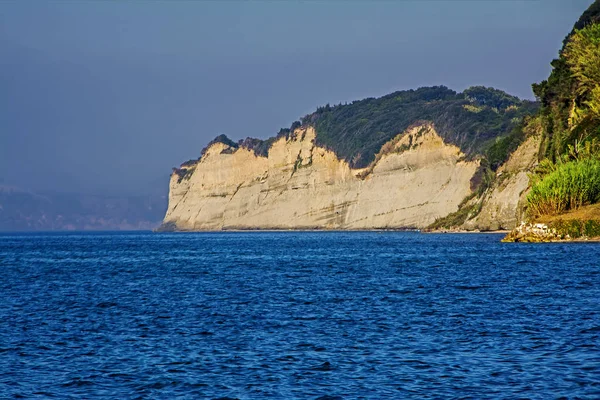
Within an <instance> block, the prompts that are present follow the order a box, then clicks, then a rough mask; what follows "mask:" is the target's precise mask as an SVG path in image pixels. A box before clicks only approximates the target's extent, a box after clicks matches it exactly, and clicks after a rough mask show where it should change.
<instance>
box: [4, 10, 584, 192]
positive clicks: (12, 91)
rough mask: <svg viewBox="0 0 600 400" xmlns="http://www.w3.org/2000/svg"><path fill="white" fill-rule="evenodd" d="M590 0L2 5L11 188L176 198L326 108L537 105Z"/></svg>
mask: <svg viewBox="0 0 600 400" xmlns="http://www.w3.org/2000/svg"><path fill="white" fill-rule="evenodd" d="M592 2H593V0H568V1H565V0H524V1H521V0H496V1H494V0H488V1H476V0H469V1H459V0H439V1H436V0H420V1H417V0H414V1H401V0H398V1H366V0H365V1H359V0H350V1H341V0H331V1H327V0H323V1H317V0H313V1H291V0H290V1H274V0H273V1H241V0H238V1H235V0H232V1H200V0H199V1H120V2H117V1H111V2H99V1H84V0H82V1H47V2H44V1H41V0H40V1H22V0H19V1H17V0H12V1H11V0H5V1H0V72H1V73H0V185H2V184H4V185H16V186H19V187H21V188H25V189H30V190H35V191H51V192H71V193H74V192H77V193H89V194H111V195H114V194H127V195H130V194H143V193H145V192H146V191H149V190H150V191H152V190H154V189H156V188H164V191H165V193H166V191H167V190H168V187H167V179H168V175H169V174H170V172H171V168H172V167H175V166H178V165H179V164H181V163H182V162H183V161H186V160H188V159H192V158H197V157H198V156H199V155H200V151H201V150H202V148H203V147H204V146H205V145H206V144H207V142H208V141H210V140H211V139H212V138H214V137H215V136H217V135H219V134H222V133H224V134H226V135H227V136H229V137H230V138H232V139H234V140H238V139H243V138H246V137H248V136H251V137H258V138H267V137H269V136H272V135H274V134H275V133H276V132H277V131H278V130H279V128H281V127H289V126H290V124H291V123H292V122H293V121H295V120H296V119H298V118H299V117H301V116H303V115H305V114H308V113H310V112H312V111H314V110H315V109H316V107H317V106H320V105H324V104H326V103H331V104H338V103H340V102H346V101H348V102H349V101H352V100H357V99H361V98H364V97H372V96H381V95H384V94H387V93H390V92H393V91H395V90H403V89H411V88H418V87H421V86H431V85H445V86H448V87H450V88H451V89H454V90H457V91H462V90H464V89H465V88H467V87H469V86H473V85H485V86H493V87H496V88H499V89H502V90H505V91H507V92H509V93H511V94H514V95H517V96H519V97H522V98H533V94H532V92H531V84H532V83H534V82H539V81H541V80H543V79H545V78H546V77H547V76H548V74H549V73H550V70H551V69H550V68H551V67H550V61H551V60H552V59H553V58H555V57H556V56H557V53H558V50H559V49H560V46H561V43H562V40H563V39H564V37H565V36H566V35H567V34H568V33H569V32H570V30H571V28H572V26H573V24H574V23H575V22H576V20H577V19H578V18H579V16H580V15H581V14H582V13H583V11H585V9H586V8H587V7H588V6H589V5H590V4H591V3H592Z"/></svg>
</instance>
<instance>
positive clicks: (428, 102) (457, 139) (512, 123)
mask: <svg viewBox="0 0 600 400" xmlns="http://www.w3.org/2000/svg"><path fill="white" fill-rule="evenodd" d="M537 108H538V105H537V103H535V102H532V101H528V100H521V99H519V98H517V97H514V96H511V95H509V94H507V93H505V92H503V91H501V90H497V89H493V88H486V87H483V86H476V87H471V88H469V89H467V90H465V91H464V92H462V93H457V92H455V91H454V90H451V89H448V88H447V87H445V86H435V87H423V88H419V89H416V90H404V91H398V92H394V93H391V94H388V95H386V96H383V97H379V98H367V99H364V100H357V101H353V102H352V103H350V104H339V105H336V106H330V105H329V104H327V105H325V106H323V107H318V108H317V110H316V111H315V112H314V113H312V114H309V115H306V116H304V117H303V118H302V121H301V122H300V121H296V122H294V123H293V124H292V126H291V127H290V128H284V129H281V130H280V131H279V133H278V134H277V135H276V136H274V137H271V138H269V139H266V140H260V139H254V138H246V139H244V140H240V141H239V142H237V143H234V142H233V141H232V140H230V139H229V138H227V137H226V136H224V135H220V136H218V137H217V138H215V139H214V140H213V141H212V142H211V143H209V146H210V145H211V144H213V143H214V142H221V143H226V144H228V145H229V146H231V147H232V148H234V149H235V148H238V147H244V148H248V149H250V150H253V151H254V152H255V153H256V154H257V155H260V156H266V155H267V153H268V150H269V148H270V147H271V145H272V144H273V143H274V142H275V140H277V139H278V138H280V137H282V136H285V137H286V138H289V136H290V135H292V134H293V132H294V130H295V129H296V128H299V127H301V126H309V125H310V126H314V127H315V130H316V133H317V137H316V144H317V145H320V146H323V147H325V148H327V149H329V150H331V151H333V152H334V153H335V154H336V155H337V156H338V157H340V158H341V159H344V160H346V161H348V163H349V164H350V166H351V167H353V168H364V167H367V166H368V165H369V164H371V163H372V162H373V161H374V160H375V156H376V155H377V153H378V152H379V151H380V150H381V148H382V146H383V145H384V144H385V143H386V142H388V141H390V140H391V139H393V138H394V137H395V136H396V135H398V134H400V133H402V132H404V131H405V130H406V129H407V128H409V127H410V126H411V125H414V124H416V123H420V122H433V124H434V126H435V129H436V130H437V132H438V133H439V134H440V135H441V136H442V138H443V139H444V140H445V141H446V142H447V143H451V144H455V145H457V146H458V147H460V148H461V150H462V151H463V152H464V153H465V154H467V155H468V156H471V157H473V156H476V155H479V156H483V155H486V153H487V152H488V151H489V152H490V158H491V160H492V161H491V162H490V163H489V164H488V165H490V166H491V167H492V168H496V167H497V166H498V165H500V164H501V163H502V162H504V161H505V160H506V158H507V157H508V155H509V154H510V152H511V151H513V150H514V149H516V147H517V146H518V145H519V143H521V141H522V140H523V138H524V135H523V132H522V129H523V121H524V118H525V117H526V116H528V115H533V114H535V112H536V111H537ZM196 161H197V160H191V161H190V162H192V163H193V162H196Z"/></svg>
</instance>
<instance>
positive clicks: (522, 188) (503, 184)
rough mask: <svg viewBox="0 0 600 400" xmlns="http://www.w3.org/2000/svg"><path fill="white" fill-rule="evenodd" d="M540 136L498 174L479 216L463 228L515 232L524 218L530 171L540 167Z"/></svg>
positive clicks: (528, 140)
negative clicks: (510, 230)
mask: <svg viewBox="0 0 600 400" xmlns="http://www.w3.org/2000/svg"><path fill="white" fill-rule="evenodd" d="M540 140H541V137H540V136H539V135H537V136H531V137H529V138H527V140H526V141H525V142H523V143H522V144H521V145H520V146H519V147H518V148H517V150H516V151H515V152H514V153H513V154H511V156H510V158H509V159H508V161H507V162H506V163H504V164H503V165H502V166H500V168H498V170H497V171H496V179H495V181H494V184H493V186H492V188H491V190H490V191H489V193H488V194H487V195H485V196H484V197H483V199H481V201H482V207H481V211H480V212H479V214H478V215H477V216H476V217H474V218H473V219H471V220H469V221H467V222H465V224H464V226H463V228H464V229H468V230H473V229H479V230H482V231H494V230H500V229H503V230H508V229H514V228H515V227H516V226H517V225H518V224H519V223H520V222H521V220H522V218H523V215H522V214H523V210H524V206H525V197H526V195H527V189H528V188H529V175H528V173H529V171H532V170H533V169H534V168H535V166H536V165H537V164H538V152H539V147H540Z"/></svg>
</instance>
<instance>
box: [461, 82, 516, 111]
mask: <svg viewBox="0 0 600 400" xmlns="http://www.w3.org/2000/svg"><path fill="white" fill-rule="evenodd" d="M463 95H465V97H466V98H467V99H469V100H471V101H472V102H474V103H475V104H477V105H479V106H489V107H493V108H498V109H505V108H508V107H510V106H520V105H521V103H522V102H521V99H519V98H518V97H515V96H511V95H509V94H507V93H505V92H503V91H502V90H498V89H494V88H486V87H484V86H473V87H470V88H468V89H467V90H465V91H464V92H463Z"/></svg>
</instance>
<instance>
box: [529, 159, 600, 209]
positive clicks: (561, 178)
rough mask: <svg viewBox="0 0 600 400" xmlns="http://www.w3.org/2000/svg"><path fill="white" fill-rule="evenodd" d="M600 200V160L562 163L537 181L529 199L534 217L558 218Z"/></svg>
mask: <svg viewBox="0 0 600 400" xmlns="http://www.w3.org/2000/svg"><path fill="white" fill-rule="evenodd" d="M599 201H600V160H599V159H585V160H580V161H571V162H568V163H565V164H559V165H557V166H556V168H555V170H554V171H552V172H550V173H549V174H548V175H546V176H545V177H543V178H542V179H540V180H538V181H537V182H535V183H534V184H533V186H532V188H531V191H530V192H529V194H528V196H527V205H528V211H529V213H530V214H531V215H532V216H539V215H556V214H560V213H562V212H565V211H567V210H573V209H577V208H579V207H581V206H584V205H587V204H593V203H596V202H599Z"/></svg>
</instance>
